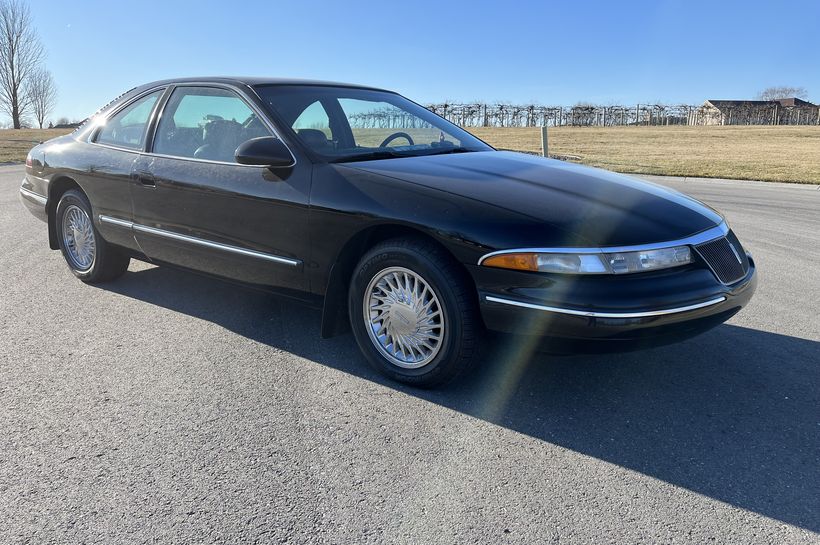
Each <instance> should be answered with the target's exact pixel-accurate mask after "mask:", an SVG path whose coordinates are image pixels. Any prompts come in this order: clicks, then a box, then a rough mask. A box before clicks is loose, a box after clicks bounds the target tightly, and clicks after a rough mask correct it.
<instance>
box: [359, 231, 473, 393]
mask: <svg viewBox="0 0 820 545" xmlns="http://www.w3.org/2000/svg"><path fill="white" fill-rule="evenodd" d="M348 309H349V313H350V323H351V326H352V329H353V333H354V335H355V337H356V341H357V343H358V344H359V348H360V349H361V350H362V352H363V353H364V355H365V357H366V358H367V360H368V361H369V362H370V363H371V364H372V365H373V366H374V367H375V368H376V369H377V370H378V371H380V372H381V373H383V374H385V375H387V376H388V377H390V378H392V379H394V380H397V381H400V382H404V383H407V384H412V385H414V386H422V387H425V386H434V385H438V384H442V383H445V382H447V381H449V380H451V379H452V378H454V377H455V376H456V375H458V374H459V373H461V372H462V371H464V370H465V369H467V368H468V367H470V366H471V364H472V363H473V360H474V359H475V355H476V353H477V351H478V342H479V332H478V330H479V328H480V319H479V317H478V309H477V306H476V303H475V296H474V290H472V289H471V284H470V280H469V278H468V277H466V274H465V273H464V272H463V271H462V270H461V269H460V268H459V267H458V265H457V264H456V263H455V262H454V261H453V259H452V258H451V257H450V256H449V255H448V254H447V253H446V252H445V251H444V250H443V249H441V248H439V247H438V246H436V245H435V244H432V243H430V242H427V241H424V240H417V239H412V238H407V239H404V238H403V239H395V240H389V241H386V242H383V243H381V244H379V245H377V246H375V247H374V248H372V249H371V250H370V251H369V252H367V254H365V255H364V256H363V257H362V259H361V261H359V264H358V266H357V267H356V270H355V272H354V274H353V278H352V279H351V284H350V290H349V297H348Z"/></svg>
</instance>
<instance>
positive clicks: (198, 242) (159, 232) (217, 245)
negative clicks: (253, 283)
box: [99, 215, 302, 267]
mask: <svg viewBox="0 0 820 545" xmlns="http://www.w3.org/2000/svg"><path fill="white" fill-rule="evenodd" d="M99 218H100V222H101V223H106V224H109V225H114V226H117V227H122V228H124V229H130V230H132V231H136V232H139V233H147V234H150V235H154V236H158V237H164V238H169V239H173V240H178V241H180V242H186V243H188V244H193V245H195V246H202V247H205V248H212V249H214V250H221V251H223V252H229V253H234V254H239V255H244V256H246V257H254V258H257V259H264V260H267V261H271V262H273V263H279V264H280V265H289V266H291V267H298V266H299V265H301V264H302V262H301V261H300V260H298V259H291V258H289V257H282V256H279V255H273V254H266V253H264V252H257V251H256V250H248V249H247V248H240V247H238V246H231V245H229V244H222V243H221V242H213V241H210V240H205V239H202V238H197V237H192V236H189V235H182V234H180V233H174V232H173V231H166V230H165V229H157V228H156V227H148V226H147V225H141V224H139V223H134V222H131V221H127V220H123V219H120V218H113V217H111V216H104V215H100V216H99Z"/></svg>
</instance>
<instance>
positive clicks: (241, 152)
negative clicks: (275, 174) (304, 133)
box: [235, 136, 295, 167]
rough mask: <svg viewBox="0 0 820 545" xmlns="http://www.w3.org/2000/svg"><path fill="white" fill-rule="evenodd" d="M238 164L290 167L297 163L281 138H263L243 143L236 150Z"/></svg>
mask: <svg viewBox="0 0 820 545" xmlns="http://www.w3.org/2000/svg"><path fill="white" fill-rule="evenodd" d="M235 156H236V162H237V163H239V164H240V165H256V166H265V167H288V166H292V165H293V164H294V162H295V160H294V159H293V155H291V153H290V150H289V149H288V147H287V146H285V144H284V142H282V141H281V140H280V139H279V138H276V137H273V136H262V137H259V138H252V139H250V140H248V141H246V142H243V143H242V144H240V145H239V147H238V148H236V154H235Z"/></svg>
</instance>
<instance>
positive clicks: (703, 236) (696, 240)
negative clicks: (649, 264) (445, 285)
mask: <svg viewBox="0 0 820 545" xmlns="http://www.w3.org/2000/svg"><path fill="white" fill-rule="evenodd" d="M728 233H729V226H728V225H727V224H726V222H725V221H722V222H720V224H719V225H716V226H715V227H711V228H709V229H706V230H705V231H701V232H700V233H695V234H694V235H691V236H688V237H686V238H681V239H678V240H669V241H666V242H655V243H652V244H637V245H634V246H606V247H600V248H592V247H589V248H513V249H509V250H498V251H496V252H490V253H488V254H485V255H483V256H481V259H479V260H478V264H479V265H481V264H482V263H483V262H484V261H485V260H486V259H488V258H490V257H492V256H494V255H501V254H515V253H539V254H612V253H619V252H641V251H646V250H661V249H663V248H673V247H675V246H695V245H698V244H703V243H705V242H710V241H712V240H715V239H717V238H720V237H723V236H726V235H727V234H728Z"/></svg>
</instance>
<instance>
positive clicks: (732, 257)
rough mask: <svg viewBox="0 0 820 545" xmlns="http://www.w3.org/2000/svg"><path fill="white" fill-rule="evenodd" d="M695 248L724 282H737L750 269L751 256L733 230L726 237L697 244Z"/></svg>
mask: <svg viewBox="0 0 820 545" xmlns="http://www.w3.org/2000/svg"><path fill="white" fill-rule="evenodd" d="M695 249H696V250H697V251H698V254H700V256H701V257H702V258H703V260H704V261H705V262H706V264H707V265H709V268H710V269H712V272H713V273H715V276H717V278H718V280H720V281H721V282H723V283H724V284H731V283H733V282H737V281H738V280H740V279H741V278H743V277H744V276H746V273H747V272H748V271H749V258H748V257H747V256H746V251H745V250H744V249H743V246H741V245H740V241H739V240H738V239H737V237H736V236H735V234H734V232H732V231H729V233H728V234H727V235H726V236H725V237H721V238H718V239H715V240H712V241H709V242H707V243H705V244H700V245H698V246H695Z"/></svg>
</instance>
